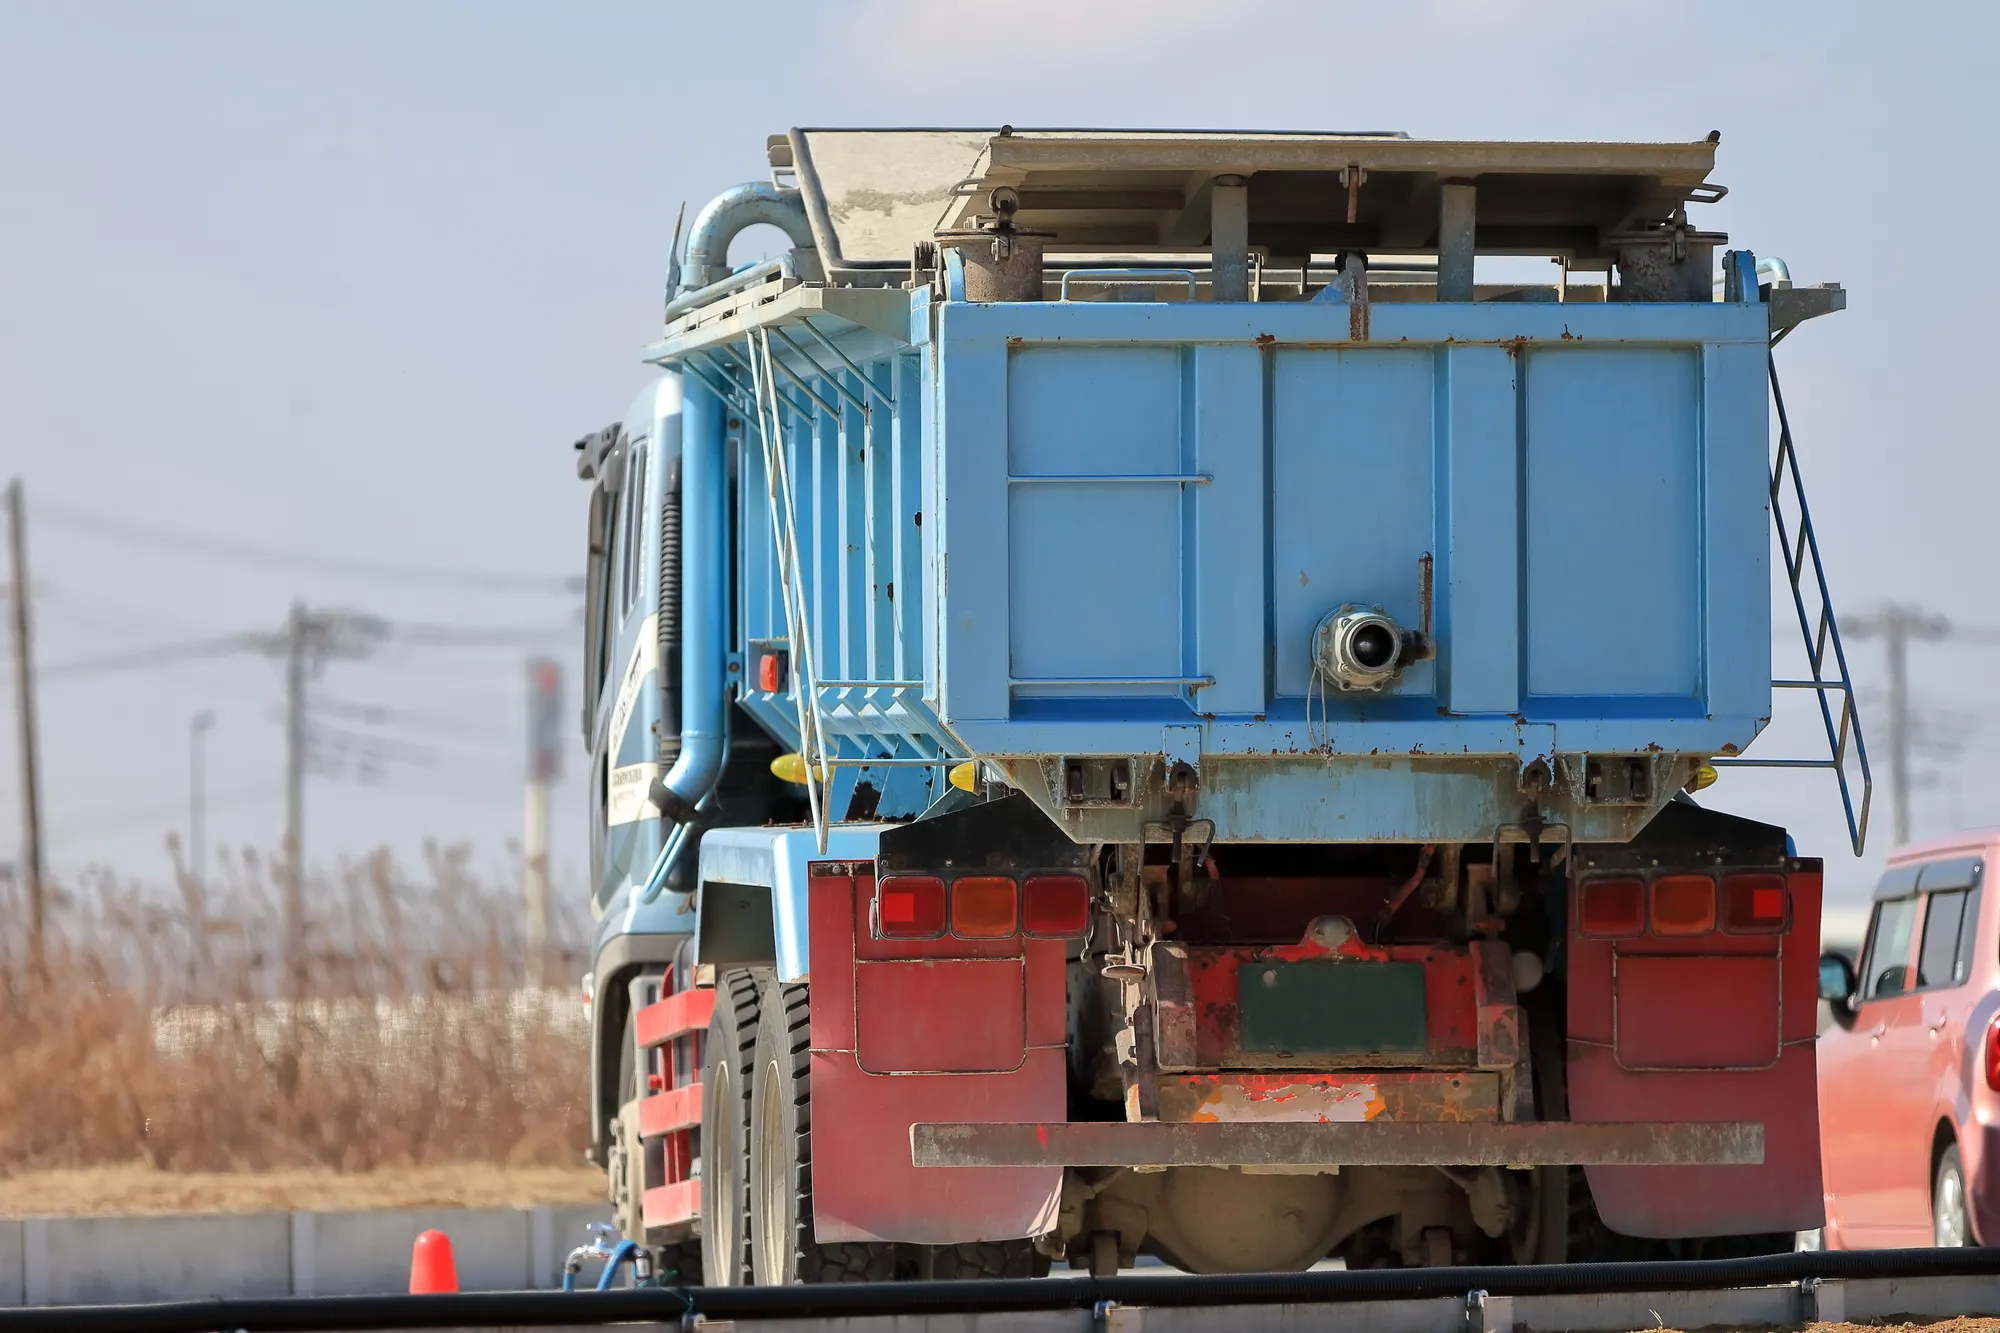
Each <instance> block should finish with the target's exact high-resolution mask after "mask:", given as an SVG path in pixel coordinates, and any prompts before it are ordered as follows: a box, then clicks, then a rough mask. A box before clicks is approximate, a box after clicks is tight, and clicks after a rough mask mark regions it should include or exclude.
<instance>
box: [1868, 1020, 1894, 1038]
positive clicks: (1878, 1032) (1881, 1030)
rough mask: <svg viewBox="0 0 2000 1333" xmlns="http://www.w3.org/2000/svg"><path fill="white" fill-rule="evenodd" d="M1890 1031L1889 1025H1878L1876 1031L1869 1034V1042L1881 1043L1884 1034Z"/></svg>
mask: <svg viewBox="0 0 2000 1333" xmlns="http://www.w3.org/2000/svg"><path fill="white" fill-rule="evenodd" d="M1888 1030H1889V1025H1888V1024H1887V1023H1877V1024H1876V1025H1875V1030H1874V1031H1873V1032H1871V1033H1869V1034H1868V1040H1870V1041H1880V1040H1882V1034H1883V1033H1885V1032H1887V1031H1888Z"/></svg>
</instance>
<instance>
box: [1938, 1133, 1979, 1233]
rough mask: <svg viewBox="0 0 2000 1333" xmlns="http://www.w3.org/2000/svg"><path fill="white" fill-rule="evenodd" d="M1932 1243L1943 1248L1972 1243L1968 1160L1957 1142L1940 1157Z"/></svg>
mask: <svg viewBox="0 0 2000 1333" xmlns="http://www.w3.org/2000/svg"><path fill="white" fill-rule="evenodd" d="M1931 1244H1933V1245H1935V1246H1937V1248H1939V1249H1941V1250H1945V1249H1957V1248H1958V1247H1959V1246H1961V1245H1970V1244H1972V1222H1971V1220H1970V1219H1969V1218H1968V1217H1967V1216H1966V1209H1965V1162H1964V1160H1963V1159H1962V1158H1961V1157H1959V1155H1958V1145H1957V1144H1955V1143H1954V1144H1953V1145H1952V1146H1951V1147H1949V1148H1946V1149H1945V1150H1944V1154H1943V1155H1942V1156H1941V1157H1939V1158H1938V1164H1937V1175H1936V1176H1934V1177H1933V1178H1932V1183H1931Z"/></svg>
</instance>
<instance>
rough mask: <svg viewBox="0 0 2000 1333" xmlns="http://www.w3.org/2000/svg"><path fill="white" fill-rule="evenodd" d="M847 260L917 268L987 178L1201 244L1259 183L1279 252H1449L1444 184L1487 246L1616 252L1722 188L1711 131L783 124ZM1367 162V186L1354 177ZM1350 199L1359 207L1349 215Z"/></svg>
mask: <svg viewBox="0 0 2000 1333" xmlns="http://www.w3.org/2000/svg"><path fill="white" fill-rule="evenodd" d="M771 152H772V165H773V166H774V167H778V168H783V167H787V166H789V167H791V168H792V169H793V170H794V171H795V172H796V173H797V176H798V181H799V187H800V189H801V190H802V191H804V193H805V196H806V205H807V213H808V216H809V217H810V218H811V220H812V224H813V230H814V232H815V235H816V239H817V240H818V242H819V248H820V253H821V255H822V257H823V258H824V259H825V261H826V262H827V263H828V265H829V267H831V268H838V267H843V266H846V267H853V266H869V265H887V264H905V263H908V262H909V258H910V252H911V249H912V247H913V246H914V245H915V244H916V243H917V242H919V241H925V240H929V239H930V237H931V235H932V233H933V232H935V231H936V230H938V229H939V228H941V227H954V226H964V225H969V224H970V223H971V222H972V220H973V219H974V218H975V217H977V216H978V215H980V214H981V213H982V212H984V211H985V210H986V209H987V203H986V197H987V194H988V192H989V191H990V190H991V189H992V188H993V187H994V186H997V185H1011V186H1013V187H1014V188H1015V189H1017V190H1018V191H1019V192H1020V196H1021V210H1020V212H1019V214H1018V215H1017V216H1016V219H1015V221H1016V223H1017V225H1019V226H1021V227H1023V228H1027V229H1030V230H1035V231H1045V232H1050V233H1053V236H1054V239H1053V240H1052V241H1051V243H1050V248H1052V249H1057V250H1063V249H1068V250H1118V251H1144V250H1177V249H1178V250H1187V249H1198V248H1201V247H1204V246H1206V245H1207V244H1208V240H1209V234H1208V233H1209V208H1208V195H1209V190H1210V188H1211V186H1212V184H1213V182H1214V180H1215V178H1216V177H1217V176H1223V175H1241V176H1246V177H1248V178H1249V183H1250V243H1251V244H1252V245H1253V246H1260V247H1263V248H1265V249H1266V250H1268V251H1269V252H1270V253H1272V254H1274V255H1286V256H1300V255H1306V254H1315V253H1317V254H1329V253H1333V252H1336V251H1339V250H1347V249H1358V250H1377V251H1389V252H1395V253H1409V252H1412V251H1417V252H1421V251H1424V250H1430V249H1435V248H1436V245H1437V227H1438V203H1439V199H1438V187H1439V186H1440V185H1442V184H1445V183H1447V182H1464V183H1468V184H1472V185H1475V186H1476V187H1478V191H1479V193H1478V247H1479V249H1480V250H1482V251H1485V252H1489V253H1490V252H1505V251H1519V252H1526V253H1534V254H1567V255H1570V256H1572V257H1575V258H1602V257H1610V256H1611V255H1613V254H1614V252H1615V245H1613V244H1612V238H1614V237H1615V236H1617V235H1619V234H1621V233H1629V232H1632V231H1634V230H1641V229H1644V228H1647V227H1650V226H1657V225H1659V224H1661V223H1663V222H1665V221H1667V220H1668V219H1669V218H1671V217H1672V216H1673V214H1674V211H1675V210H1676V209H1678V208H1680V207H1682V206H1683V205H1685V204H1687V203H1690V202H1708V201H1711V200H1713V199H1716V198H1719V197H1720V196H1721V194H1722V191H1721V190H1720V189H1719V188H1718V187H1715V186H1710V185H1707V184H1706V182H1707V179H1708V173H1709V172H1710V171H1711V170H1712V169H1713V168H1714V166H1715V142H1714V141H1713V139H1702V140H1696V141H1695V142H1692V143H1636V144H1626V143H1493V142H1475V141H1460V140H1436V139H1412V138H1409V137H1407V136H1404V135H1399V134H1389V133H1364V134H1326V133H1301V134H1281V133H1253V132H1242V131H1192V130H1067V129H1065V130H1010V131H1006V132H1003V133H995V132H993V131H991V130H983V129H958V130H947V129H916V130H851V129H850V130H840V129H805V130H793V131H792V132H791V133H790V134H789V135H783V136H773V139H772V143H771ZM1353 167H1359V168H1360V169H1361V172H1362V176H1361V179H1360V182H1359V184H1358V186H1357V187H1356V188H1354V189H1353V190H1352V191H1350V189H1349V188H1348V186H1347V185H1345V184H1343V183H1342V175H1343V173H1344V172H1346V171H1348V170H1349V169H1350V168H1353ZM1350 208H1351V212H1352V218H1353V220H1352V221H1349V216H1350Z"/></svg>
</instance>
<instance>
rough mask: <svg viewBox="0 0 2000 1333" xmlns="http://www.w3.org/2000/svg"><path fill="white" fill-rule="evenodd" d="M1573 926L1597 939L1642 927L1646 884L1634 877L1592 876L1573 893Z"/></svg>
mask: <svg viewBox="0 0 2000 1333" xmlns="http://www.w3.org/2000/svg"><path fill="white" fill-rule="evenodd" d="M1576 925H1577V929H1578V930H1580V931H1582V932H1583V933H1584V934H1585V935H1595V936H1597V937H1598V938H1600V939H1618V938H1620V937H1623V936H1627V935H1637V934H1639V933H1640V932H1641V931H1643V930H1645V928H1646V886H1645V885H1644V884H1642V883H1640V882H1639V881H1638V880H1636V879H1594V880H1591V881H1590V882H1589V883H1587V884H1585V885H1584V886H1583V891H1582V892H1581V893H1580V894H1578V895H1577V913H1576Z"/></svg>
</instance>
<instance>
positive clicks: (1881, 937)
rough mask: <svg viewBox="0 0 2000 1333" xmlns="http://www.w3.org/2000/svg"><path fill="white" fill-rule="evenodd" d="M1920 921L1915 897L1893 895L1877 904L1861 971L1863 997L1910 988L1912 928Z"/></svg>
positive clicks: (1887, 993) (1888, 994)
mask: <svg viewBox="0 0 2000 1333" xmlns="http://www.w3.org/2000/svg"><path fill="white" fill-rule="evenodd" d="M1916 921H1917V900H1916V898H1915V897H1909V898H1891V899H1889V900H1887V901H1886V902H1880V903H1877V904H1876V905H1875V923H1874V925H1873V926H1871V927H1870V928H1869V931H1868V955H1867V956H1868V962H1867V964H1866V966H1865V967H1864V969H1863V972H1862V982H1861V998H1862V999H1863V1000H1864V1001H1865V1000H1880V999H1883V998H1885V997H1887V996H1891V995H1900V994H1902V993H1903V992H1904V991H1906V990H1909V989H1910V988H1911V987H1910V966H1909V963H1910V929H1911V927H1913V926H1914V925H1915V924H1916Z"/></svg>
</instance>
